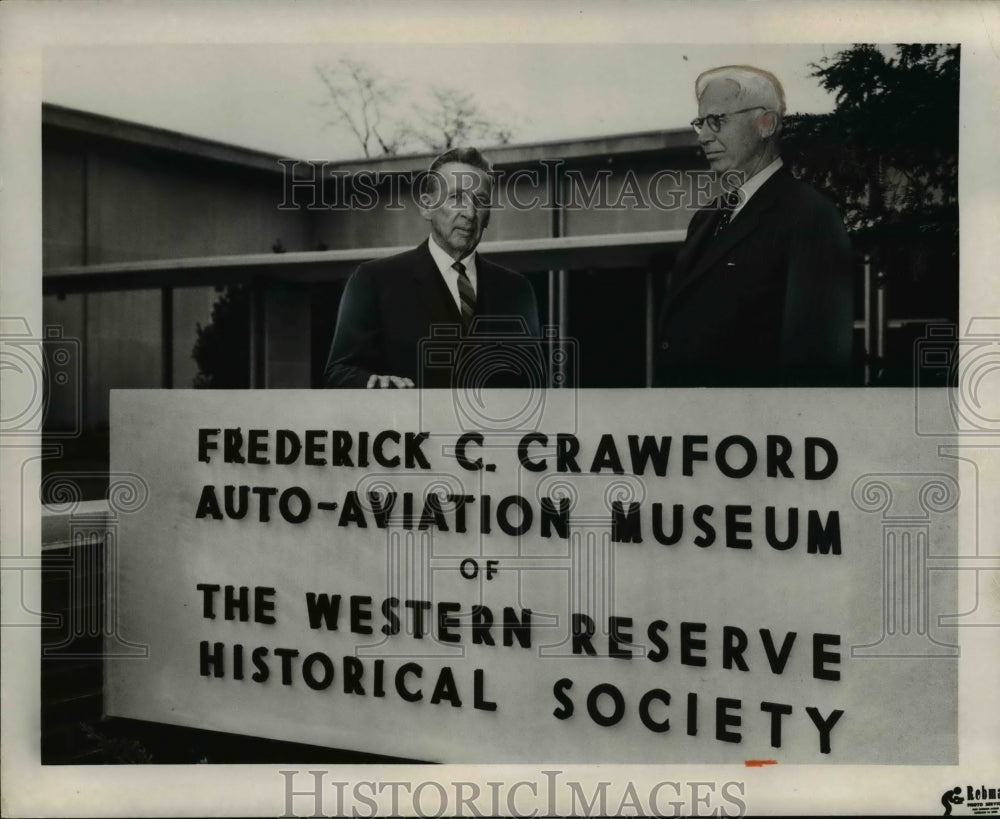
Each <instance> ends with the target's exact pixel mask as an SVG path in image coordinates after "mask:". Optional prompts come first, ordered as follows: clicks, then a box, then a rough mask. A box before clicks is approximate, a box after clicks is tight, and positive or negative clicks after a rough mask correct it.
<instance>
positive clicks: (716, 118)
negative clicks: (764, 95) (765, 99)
mask: <svg viewBox="0 0 1000 819" xmlns="http://www.w3.org/2000/svg"><path fill="white" fill-rule="evenodd" d="M766 110H767V108H766V107H765V106H763V105H755V106H754V107H753V108H741V109H740V110H739V111H727V112H726V113H725V114H707V115H706V116H703V117H697V118H695V119H693V120H691V127H692V128H694V132H695V133H696V134H700V133H701V129H702V127H703V126H705V125H707V126H708V130H710V131H711V132H712V133H713V134H717V133H719V129H720V128H721V127H722V123H723V122H725V121H726V117H728V116H731V115H733V114H745V113H746V112H747V111H766Z"/></svg>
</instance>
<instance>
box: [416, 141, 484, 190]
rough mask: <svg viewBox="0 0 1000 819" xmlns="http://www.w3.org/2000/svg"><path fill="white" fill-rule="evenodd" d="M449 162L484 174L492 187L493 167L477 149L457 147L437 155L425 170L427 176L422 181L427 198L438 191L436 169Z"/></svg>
mask: <svg viewBox="0 0 1000 819" xmlns="http://www.w3.org/2000/svg"><path fill="white" fill-rule="evenodd" d="M451 162H458V163H460V164H462V165H471V166H472V167H473V168H478V169H479V170H481V171H482V172H483V173H484V174H486V181H487V182H488V183H489V184H490V186H491V187H492V185H493V165H492V164H491V163H490V161H489V160H488V159H487V158H486V157H485V156H483V153H482V151H480V150H479V149H478V148H472V147H464V146H463V147H458V148H451V149H449V150H447V151H445V152H444V153H443V154H439V155H438V156H436V157H434V160H433V161H432V162H431V166H430V167H429V168H428V169H427V174H426V175H425V176H424V180H423V192H424V193H425V194H427V195H429V196H436V195H437V194H438V192H439V190H440V187H439V184H438V183H439V181H440V173H439V172H438V169H439V168H440V167H441V166H442V165H447V164H449V163H451Z"/></svg>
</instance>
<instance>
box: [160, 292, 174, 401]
mask: <svg viewBox="0 0 1000 819" xmlns="http://www.w3.org/2000/svg"><path fill="white" fill-rule="evenodd" d="M160 368H161V376H160V385H161V386H162V387H163V388H164V389H166V390H169V389H172V388H173V386H174V288H172V287H169V286H168V287H161V288H160Z"/></svg>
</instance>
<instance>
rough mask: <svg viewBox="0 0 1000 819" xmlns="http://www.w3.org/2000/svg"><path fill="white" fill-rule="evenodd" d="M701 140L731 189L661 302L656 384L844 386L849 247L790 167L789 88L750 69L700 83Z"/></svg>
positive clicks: (695, 223)
mask: <svg viewBox="0 0 1000 819" xmlns="http://www.w3.org/2000/svg"><path fill="white" fill-rule="evenodd" d="M695 95H696V97H697V99H698V117H697V118H696V119H694V120H693V121H692V123H691V124H692V126H693V127H694V129H695V132H696V133H697V134H698V144H699V145H700V147H701V149H702V151H703V152H704V154H705V157H706V159H707V160H708V163H709V165H710V166H711V168H712V170H714V171H715V172H716V174H717V175H718V181H719V183H720V187H721V189H722V194H721V195H720V197H719V198H718V199H716V200H715V201H714V202H713V203H712V204H711V205H710V206H709V207H707V208H705V209H702V210H699V211H698V212H697V213H696V214H695V215H694V217H693V218H692V220H691V223H690V225H689V226H688V232H687V237H686V239H685V241H684V245H683V246H682V248H681V249H680V251H679V253H678V256H677V259H676V262H675V264H674V267H673V270H672V271H671V273H670V275H669V277H668V281H667V289H666V294H665V297H664V301H663V304H662V306H661V310H660V315H659V321H658V324H657V337H656V351H655V353H656V354H655V360H654V372H655V376H654V384H655V385H656V386H677V387H698V386H719V387H724V386H731V387H740V386H809V385H814V386H820V385H836V384H843V383H846V380H847V374H848V371H849V366H850V356H851V334H852V319H853V296H852V287H853V276H852V272H851V251H850V244H849V241H848V238H847V232H846V230H845V229H844V223H843V221H842V219H841V218H840V215H839V214H838V213H837V211H836V209H835V208H834V206H833V205H832V203H830V202H829V201H828V200H827V199H826V198H825V197H823V196H822V195H820V194H819V193H818V192H817V191H816V190H814V189H813V188H811V187H810V186H808V185H806V184H805V183H803V182H800V181H798V180H797V179H795V178H794V177H793V176H792V174H791V173H790V172H789V170H788V168H787V167H785V166H784V164H783V163H782V160H781V155H780V145H779V137H780V134H781V125H782V118H783V116H784V113H785V96H784V91H783V89H782V87H781V83H780V82H779V81H778V79H777V78H776V77H775V76H774V75H773V74H771V73H769V72H767V71H763V70H761V69H757V68H753V67H751V66H723V67H721V68H715V69H712V70H710V71H706V72H704V73H703V74H702V75H701V76H699V77H698V79H697V81H696V82H695Z"/></svg>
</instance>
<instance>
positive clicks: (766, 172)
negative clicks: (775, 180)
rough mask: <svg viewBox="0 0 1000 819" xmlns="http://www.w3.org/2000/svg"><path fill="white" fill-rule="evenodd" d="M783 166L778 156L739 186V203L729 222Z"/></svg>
mask: <svg viewBox="0 0 1000 819" xmlns="http://www.w3.org/2000/svg"><path fill="white" fill-rule="evenodd" d="M783 164H784V163H783V162H782V161H781V157H780V156H779V157H778V158H777V159H776V160H774V162H772V163H771V164H770V165H768V166H767V167H766V168H763V169H761V170H760V171H758V172H757V173H755V174H754V175H753V176H751V177H750V178H749V179H748V180H747V181H746V182H744V183H743V185H742V186H740V188H739V191H740V203H739V205H737V206H736V208H735V209H734V210H733V215H732V216H730V217H729V221H730V222H732V221H733V219H735V218H736V217H737V216H738V215H739V213H740V211H741V210H743V208H744V207H746V204H747V202H749V201H750V197H751V196H753V195H754V194H755V193H757V191H759V190H760V189H761V188H762V187H763V186H764V183H765V182H767V180H768V179H770V178H771V177H772V176H774V175H775V174H776V173H777V172H778V170H779V169H780V168H781V166H782V165H783Z"/></svg>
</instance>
